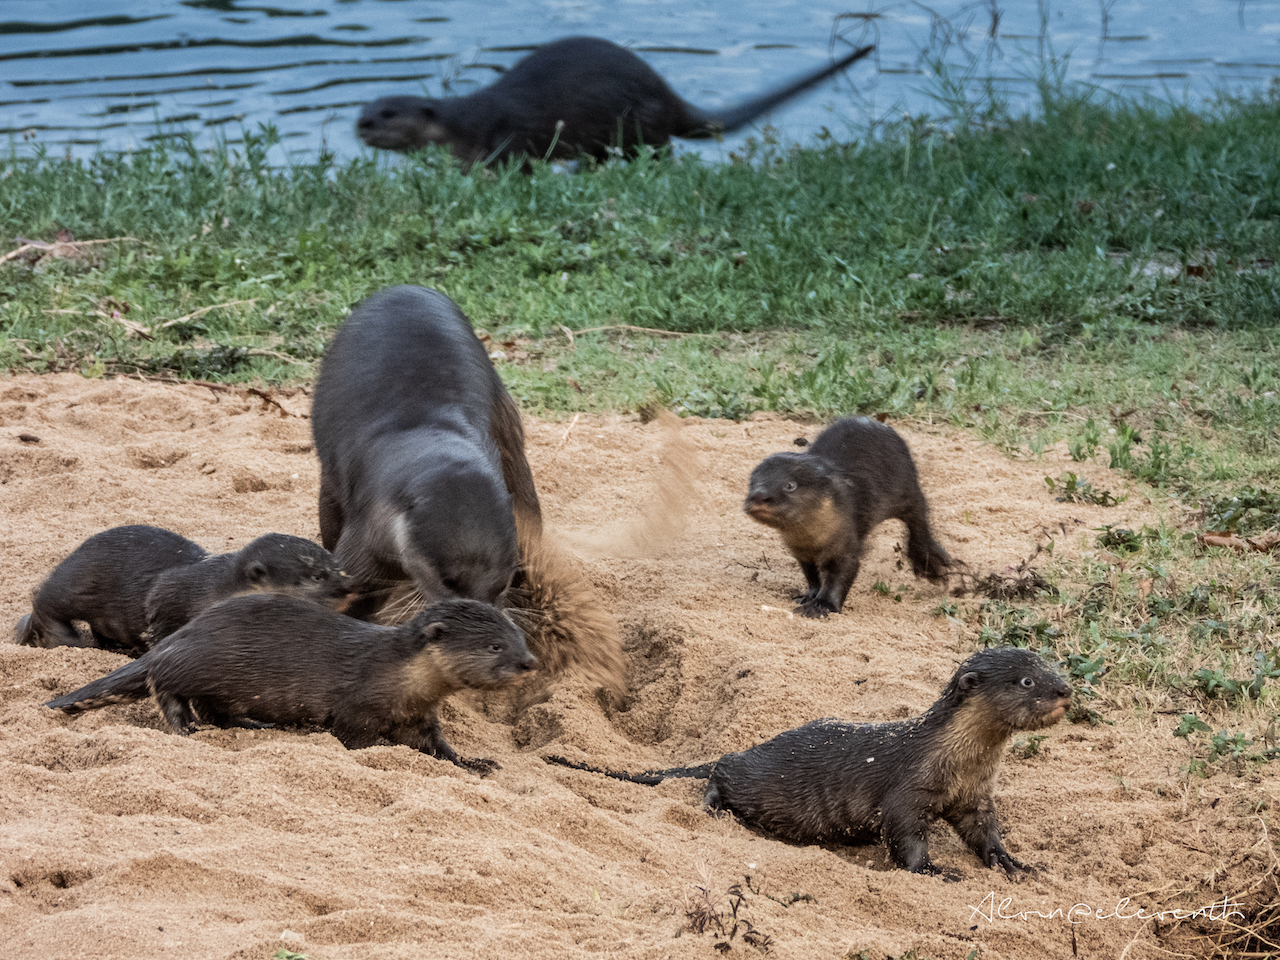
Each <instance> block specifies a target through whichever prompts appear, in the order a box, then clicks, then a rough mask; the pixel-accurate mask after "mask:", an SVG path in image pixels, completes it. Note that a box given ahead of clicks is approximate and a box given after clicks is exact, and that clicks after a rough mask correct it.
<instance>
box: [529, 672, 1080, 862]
mask: <svg viewBox="0 0 1280 960" xmlns="http://www.w3.org/2000/svg"><path fill="white" fill-rule="evenodd" d="M1070 702H1071V687H1070V686H1069V685H1068V684H1067V681H1066V680H1065V679H1064V678H1063V676H1062V675H1061V674H1060V673H1059V672H1058V671H1057V670H1056V669H1055V668H1054V667H1052V666H1051V665H1049V664H1048V663H1046V662H1045V661H1044V660H1042V659H1041V658H1040V657H1038V656H1036V655H1035V654H1034V653H1031V652H1030V651H1029V650H1021V649H1018V648H1016V647H998V648H994V649H990V650H982V651H980V652H978V653H975V654H974V655H973V656H971V657H969V659H967V660H966V661H965V662H964V663H962V664H961V665H960V669H959V670H957V671H956V673H955V676H953V677H952V678H951V682H950V683H948V684H947V686H946V687H945V689H943V691H942V696H941V697H939V698H938V701H937V702H936V703H934V705H933V706H931V707H930V708H929V709H928V710H926V711H925V712H924V713H923V714H922V715H921V716H919V717H914V718H912V719H910V720H896V721H892V722H889V723H846V722H844V721H841V720H815V721H814V722H812V723H806V724H805V725H804V726H802V727H796V728H795V729H794V730H788V731H786V732H785V733H780V734H778V735H777V736H776V737H774V738H773V739H772V740H768V741H766V742H764V743H761V744H758V745H757V746H754V747H751V748H750V749H749V750H744V751H742V752H741V753H730V754H726V755H725V756H723V757H721V758H720V759H719V760H717V761H715V762H714V763H707V764H702V765H700V766H696V767H673V768H672V769H669V770H657V771H652V772H649V773H645V774H627V773H618V772H613V771H608V770H600V769H598V768H594V767H589V766H586V765H583V764H577V763H572V762H570V761H567V760H565V759H564V758H562V757H547V758H546V759H547V760H548V761H550V762H552V763H557V764H561V765H563V766H569V767H573V768H575V769H579V770H589V771H592V772H595V773H604V774H606V775H607V776H611V777H614V778H616V779H620V780H630V781H632V782H635V783H646V784H653V783H658V782H660V781H662V780H664V779H666V778H668V777H699V778H701V777H708V778H709V783H708V784H707V792H706V797H705V801H704V802H705V803H706V805H707V807H709V808H711V809H719V810H731V811H733V812H734V813H735V814H737V815H738V817H739V818H740V819H741V820H742V821H743V822H744V823H746V824H748V825H750V826H753V827H759V828H760V829H761V830H765V831H768V832H769V833H772V834H775V835H776V836H778V837H781V838H782V839H784V840H791V841H793V842H796V843H857V842H865V841H867V840H869V839H872V838H874V837H876V836H877V835H878V836H880V837H881V838H883V840H884V842H885V844H886V845H887V846H888V848H889V855H890V856H891V857H892V858H893V862H894V863H895V864H897V865H898V866H899V867H902V868H904V869H906V870H910V871H911V872H912V873H929V874H944V871H942V870H941V869H939V868H938V867H937V866H935V865H934V863H933V861H932V860H930V859H929V835H928V827H929V824H930V823H931V822H932V821H933V820H936V819H942V820H946V821H947V822H948V823H950V824H951V825H952V826H953V827H955V829H956V832H957V833H959V834H960V837H961V839H962V840H964V842H965V843H967V844H968V845H969V847H970V849H972V850H973V852H974V853H976V854H977V855H978V857H979V858H981V860H982V862H983V863H984V864H986V865H987V866H989V867H995V866H999V867H1001V868H1002V869H1003V870H1004V871H1005V873H1006V874H1008V875H1009V876H1010V877H1014V876H1017V875H1018V874H1020V873H1023V872H1026V871H1029V870H1030V869H1031V868H1030V867H1028V866H1027V865H1026V864H1024V863H1020V862H1019V861H1017V860H1015V859H1014V858H1013V857H1012V856H1010V855H1009V852H1008V851H1007V850H1006V849H1005V848H1004V844H1003V843H1002V842H1001V840H1000V824H999V821H998V820H997V818H996V808H995V802H994V800H993V799H992V797H993V793H994V790H995V783H996V773H997V771H998V769H999V766H1000V757H1001V755H1002V754H1003V752H1004V748H1005V744H1006V743H1008V741H1009V738H1010V737H1011V736H1012V735H1013V734H1014V733H1016V732H1017V731H1020V730H1040V729H1043V728H1045V727H1049V726H1052V725H1053V724H1055V723H1057V722H1058V721H1059V720H1061V719H1062V717H1063V715H1064V714H1065V713H1066V710H1067V706H1068V704H1069V703H1070ZM951 879H954V878H953V877H952V878H951Z"/></svg>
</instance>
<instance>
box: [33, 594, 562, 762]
mask: <svg viewBox="0 0 1280 960" xmlns="http://www.w3.org/2000/svg"><path fill="white" fill-rule="evenodd" d="M536 668H537V661H536V660H535V659H534V657H533V655H532V654H530V653H529V649H528V647H527V646H526V645H525V641H524V635H523V634H522V633H521V632H520V630H519V629H518V628H517V627H516V626H515V624H513V623H512V622H511V621H510V620H509V619H508V618H507V617H506V616H505V615H503V613H502V612H501V611H500V610H497V609H496V608H494V607H492V606H490V605H489V604H485V603H480V602H478V601H475V600H463V599H457V598H453V599H448V600H443V601H441V602H440V603H437V604H435V605H434V606H431V607H429V608H428V609H426V610H424V611H423V612H422V613H420V614H419V615H418V616H417V617H415V618H414V619H413V620H410V621H408V622H406V623H404V624H401V625H400V626H398V627H383V626H378V625H377V624H371V623H365V622H363V621H360V620H354V619H352V618H350V617H347V616H343V615H342V614H339V613H335V612H333V611H332V610H329V609H327V608H326V607H323V606H320V605H319V604H316V603H313V602H311V601H309V600H303V599H299V598H296V597H288V596H272V595H269V594H260V595H249V596H239V597H233V598H231V599H229V600H225V601H223V602H222V603H219V604H217V605H216V606H213V607H210V608H209V609H208V610H205V611H204V612H202V613H201V614H200V615H199V616H197V617H196V618H195V619H194V620H192V621H191V622H190V623H188V624H186V625H185V626H183V627H182V628H181V629H180V630H178V631H177V632H176V633H174V634H173V635H172V636H171V637H169V638H168V639H167V640H166V641H165V642H163V643H162V644H160V645H158V646H156V647H155V648H153V649H152V650H150V651H148V652H147V653H145V654H143V655H142V656H141V657H139V658H138V659H137V660H135V661H133V662H132V663H128V664H125V665H124V666H123V667H121V668H120V669H119V670H116V671H114V672H113V673H110V674H108V675H107V676H105V677H103V678H101V679H100V680H95V681H94V682H93V683H90V684H87V685H86V686H84V687H81V688H80V689H79V690H76V691H74V692H72V693H69V694H66V695H64V696H61V697H57V698H56V699H54V700H50V701H49V702H48V703H46V704H45V706H47V707H49V708H50V709H53V710H61V711H62V712H64V713H67V714H76V713H80V712H81V711H84V710H92V709H96V708H98V707H104V706H107V705H108V704H112V703H127V702H131V701H134V700H141V699H143V698H145V697H146V696H147V691H148V690H149V691H150V693H151V695H153V696H154V697H155V699H156V702H157V704H158V705H159V707H160V711H161V713H163V715H164V719H165V724H166V725H167V726H168V728H169V729H170V730H171V731H172V732H173V733H176V734H181V735H186V734H188V733H190V732H191V731H192V730H193V729H194V728H195V726H196V724H197V723H199V722H204V723H209V724H213V725H214V726H219V727H227V726H237V725H262V724H281V725H288V726H317V727H323V728H326V729H329V730H331V731H332V732H333V735H334V736H335V737H337V738H338V739H339V740H341V741H342V743H343V744H344V745H345V746H346V747H347V748H348V749H351V750H355V749H359V748H361V747H369V746H373V745H374V744H375V743H378V742H379V741H383V740H385V741H388V742H390V743H393V744H404V745H406V746H409V747H413V748H414V749H415V750H421V751H422V752H423V753H426V754H430V755H431V756H434V757H438V758H440V759H442V760H448V761H450V762H451V763H455V764H458V765H459V766H463V767H467V768H469V769H473V770H476V771H477V772H481V773H485V772H488V771H489V770H492V769H494V768H495V767H496V764H494V763H493V761H491V760H462V759H460V758H459V757H458V754H457V753H456V752H455V751H454V750H453V748H452V747H450V746H449V743H448V741H447V740H446V739H445V737H444V733H443V732H442V731H441V729H440V722H439V718H438V717H437V713H436V710H437V707H438V706H439V704H440V702H441V701H442V700H443V699H444V698H445V697H447V696H449V695H450V694H451V693H454V692H456V691H458V690H461V689H463V688H464V687H470V688H473V689H479V690H492V689H497V688H499V687H502V686H505V685H507V684H509V683H511V682H512V681H515V680H517V679H520V678H522V677H524V676H527V675H528V674H529V673H531V672H532V671H533V670H535V669H536ZM140 677H141V678H142V679H143V680H145V687H142V685H141V684H139V682H138V680H139V678H140Z"/></svg>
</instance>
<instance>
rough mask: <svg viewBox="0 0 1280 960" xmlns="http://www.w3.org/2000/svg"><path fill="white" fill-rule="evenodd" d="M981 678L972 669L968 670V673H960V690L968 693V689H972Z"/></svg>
mask: <svg viewBox="0 0 1280 960" xmlns="http://www.w3.org/2000/svg"><path fill="white" fill-rule="evenodd" d="M981 679H982V678H981V677H980V676H978V674H977V672H976V671H973V670H971V671H969V672H968V673H964V674H961V675H960V684H959V686H960V692H961V693H968V692H969V691H970V690H972V689H973V688H974V687H976V686H977V685H978V681H979V680H981Z"/></svg>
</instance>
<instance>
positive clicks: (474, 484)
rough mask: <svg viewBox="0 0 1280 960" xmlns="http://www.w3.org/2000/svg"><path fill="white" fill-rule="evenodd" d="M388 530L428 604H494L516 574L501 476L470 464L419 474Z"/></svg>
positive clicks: (511, 529)
mask: <svg viewBox="0 0 1280 960" xmlns="http://www.w3.org/2000/svg"><path fill="white" fill-rule="evenodd" d="M392 530H393V536H394V538H395V547H396V550H397V553H398V554H399V560H400V564H401V566H402V567H403V568H404V570H405V572H406V573H408V574H409V576H410V577H411V578H412V579H413V581H414V582H415V584H416V585H417V586H418V589H419V590H421V591H422V595H423V597H425V598H426V600H427V602H428V603H431V602H433V601H435V600H440V599H443V598H445V597H450V596H454V597H465V598H468V599H471V600H480V601H483V602H485V603H497V602H498V600H499V598H500V597H501V596H502V594H503V593H504V592H505V591H506V589H507V587H508V586H509V585H510V583H511V579H512V577H514V576H515V572H516V564H517V561H518V556H517V550H516V525H515V520H514V518H513V516H512V511H511V495H510V494H509V493H507V489H506V487H505V486H503V484H502V479H501V477H497V478H495V477H493V476H492V475H491V474H490V473H488V472H486V471H485V470H483V469H480V468H477V467H475V466H473V465H468V464H459V465H458V466H457V468H456V469H454V470H449V471H441V472H438V473H437V474H435V475H432V476H426V477H422V478H419V483H418V487H417V488H416V490H415V492H414V495H413V497H412V500H411V502H410V504H409V506H408V509H406V510H405V511H404V512H403V513H402V514H400V515H399V516H397V517H396V518H395V520H394V521H393V525H392Z"/></svg>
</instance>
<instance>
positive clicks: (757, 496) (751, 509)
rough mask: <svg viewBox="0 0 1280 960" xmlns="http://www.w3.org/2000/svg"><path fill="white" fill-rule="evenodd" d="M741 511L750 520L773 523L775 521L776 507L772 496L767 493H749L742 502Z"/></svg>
mask: <svg viewBox="0 0 1280 960" xmlns="http://www.w3.org/2000/svg"><path fill="white" fill-rule="evenodd" d="M742 512H743V513H745V514H746V515H747V516H748V517H750V518H751V519H752V520H756V521H759V522H760V523H764V524H768V525H770V526H772V525H774V523H775V522H776V521H777V509H776V503H775V501H774V498H773V497H771V496H769V494H767V493H760V492H756V493H751V494H748V496H747V499H746V500H744V501H743V502H742Z"/></svg>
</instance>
